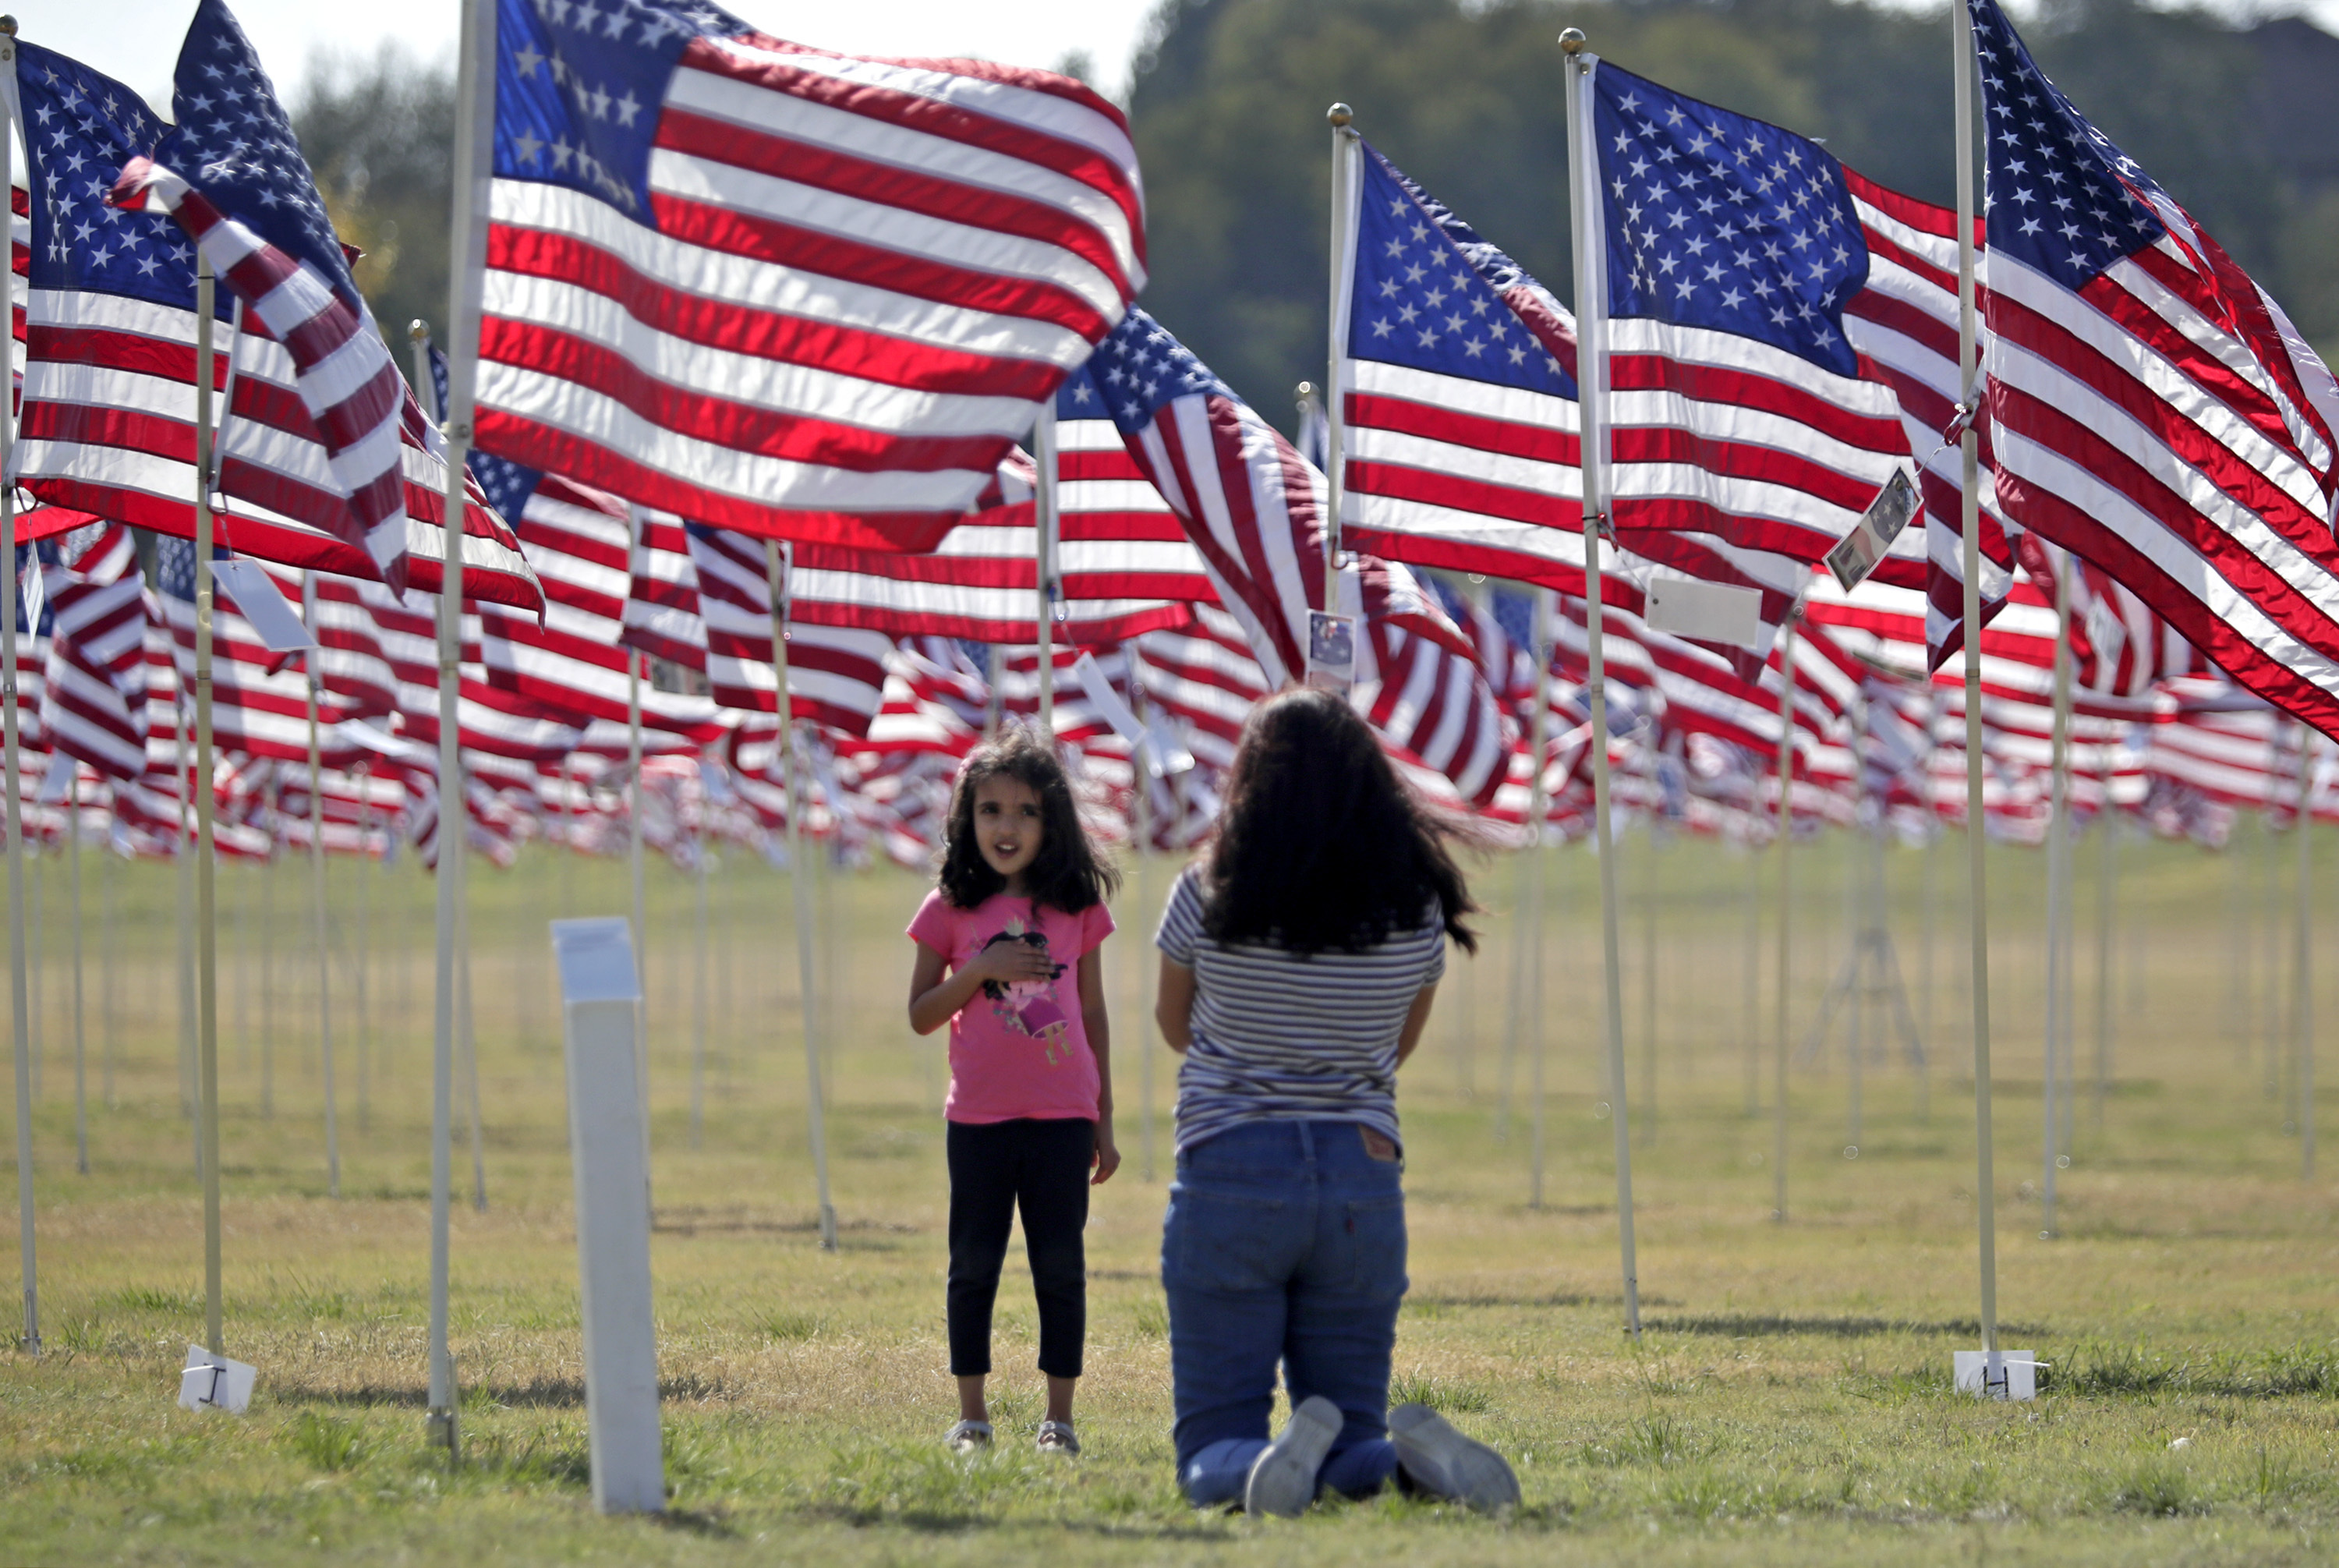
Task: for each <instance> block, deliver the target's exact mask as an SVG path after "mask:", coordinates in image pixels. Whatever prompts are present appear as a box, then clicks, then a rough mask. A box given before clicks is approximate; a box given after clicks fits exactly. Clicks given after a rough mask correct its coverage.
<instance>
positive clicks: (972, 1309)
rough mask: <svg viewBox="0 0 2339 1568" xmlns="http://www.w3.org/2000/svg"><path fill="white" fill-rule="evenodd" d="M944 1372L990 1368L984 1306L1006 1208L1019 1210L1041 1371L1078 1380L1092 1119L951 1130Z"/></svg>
mask: <svg viewBox="0 0 2339 1568" xmlns="http://www.w3.org/2000/svg"><path fill="white" fill-rule="evenodd" d="M948 1147H949V1150H950V1184H951V1206H950V1297H949V1300H950V1353H951V1376H953V1377H974V1376H982V1374H985V1373H988V1372H989V1371H990V1370H991V1306H992V1302H993V1301H994V1300H995V1299H996V1298H997V1297H998V1295H999V1266H1000V1264H1002V1262H1004V1261H1005V1260H1006V1257H1007V1232H1008V1229H1009V1228H1010V1226H1011V1225H1012V1223H1013V1222H1014V1218H1015V1206H1016V1203H1017V1201H1018V1200H1019V1199H1020V1200H1021V1203H1022V1206H1023V1250H1024V1253H1025V1254H1026V1256H1028V1257H1030V1258H1031V1292H1032V1294H1033V1295H1034V1296H1036V1297H1039V1300H1040V1370H1041V1371H1042V1372H1044V1373H1046V1374H1047V1375H1048V1376H1051V1377H1078V1376H1080V1375H1081V1339H1082V1338H1083V1337H1084V1336H1086V1334H1087V1330H1088V1250H1087V1247H1086V1246H1085V1245H1084V1244H1083V1242H1082V1239H1081V1229H1082V1228H1083V1227H1085V1226H1086V1225H1087V1224H1088V1222H1089V1168H1090V1165H1091V1161H1092V1160H1093V1159H1094V1158H1095V1154H1096V1123H1095V1122H1093V1121H1075V1120H1061V1121H1032V1120H1021V1121H991V1122H979V1123H978V1122H960V1121H953V1122H952V1123H951V1124H950V1141H949V1146H948Z"/></svg>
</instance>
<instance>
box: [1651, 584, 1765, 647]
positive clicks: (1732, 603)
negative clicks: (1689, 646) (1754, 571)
mask: <svg viewBox="0 0 2339 1568" xmlns="http://www.w3.org/2000/svg"><path fill="white" fill-rule="evenodd" d="M1648 606H1649V608H1648V622H1649V625H1650V626H1651V627H1652V628H1653V629H1654V630H1657V631H1661V632H1671V633H1673V636H1677V637H1687V638H1689V639H1690V640H1691V641H1693V642H1700V643H1727V644H1729V645H1730V646H1732V647H1741V648H1752V647H1757V646H1761V644H1762V594H1761V593H1760V592H1759V591H1758V590H1756V589H1753V588H1741V587H1732V586H1731V585H1730V584H1728V583H1709V582H1706V581H1704V580H1702V578H1698V577H1651V578H1650V579H1649V598H1648Z"/></svg>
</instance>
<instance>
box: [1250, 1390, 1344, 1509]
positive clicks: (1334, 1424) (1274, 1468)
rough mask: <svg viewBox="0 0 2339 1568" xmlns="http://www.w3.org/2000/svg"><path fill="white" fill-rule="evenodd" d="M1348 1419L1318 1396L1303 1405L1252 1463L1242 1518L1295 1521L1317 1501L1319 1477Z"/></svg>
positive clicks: (1327, 1401) (1338, 1409)
mask: <svg viewBox="0 0 2339 1568" xmlns="http://www.w3.org/2000/svg"><path fill="white" fill-rule="evenodd" d="M1343 1425H1347V1417H1346V1416H1345V1415H1341V1414H1340V1407H1339V1406H1338V1405H1335V1404H1333V1403H1332V1402H1331V1401H1330V1400H1328V1399H1326V1398H1323V1397H1321V1396H1320V1395H1319V1396H1318V1397H1316V1398H1313V1399H1309V1400H1307V1401H1305V1402H1304V1403H1302V1404H1301V1405H1300V1406H1299V1408H1298V1409H1297V1410H1295V1411H1293V1412H1292V1413H1291V1420H1290V1423H1289V1424H1288V1425H1286V1426H1285V1427H1284V1429H1283V1431H1282V1432H1281V1433H1280V1434H1279V1435H1277V1437H1276V1439H1275V1441H1274V1442H1272V1443H1270V1444H1268V1446H1267V1452H1265V1453H1264V1454H1261V1455H1259V1456H1258V1458H1257V1459H1255V1460H1253V1461H1252V1462H1251V1466H1250V1479H1249V1480H1248V1481H1247V1482H1245V1483H1244V1484H1243V1512H1244V1513H1246V1514H1274V1515H1276V1516H1277V1517H1278V1518H1280V1519H1296V1518H1298V1516H1299V1515H1300V1514H1305V1513H1307V1512H1308V1505H1309V1504H1312V1503H1314V1502H1315V1501H1316V1473H1317V1472H1318V1471H1319V1470H1321V1469H1323V1468H1324V1455H1327V1454H1329V1453H1330V1452H1331V1451H1332V1444H1333V1442H1334V1440H1335V1439H1337V1437H1338V1436H1339V1435H1340V1428H1341V1427H1342V1426H1343Z"/></svg>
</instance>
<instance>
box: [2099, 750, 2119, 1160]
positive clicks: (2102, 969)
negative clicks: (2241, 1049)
mask: <svg viewBox="0 0 2339 1568" xmlns="http://www.w3.org/2000/svg"><path fill="white" fill-rule="evenodd" d="M2097 755H2099V756H2102V757H2103V759H2104V761H2103V765H2102V766H2101V767H2099V768H2098V769H2097V777H2098V778H2099V779H2100V781H2101V783H2102V785H2103V792H2104V804H2103V805H2102V806H2101V807H2100V808H2098V810H2097V813H2096V830H2097V834H2098V839H2097V844H2096V1092H2095V1119H2096V1131H2097V1134H2098V1135H2100V1134H2101V1133H2102V1132H2103V1130H2104V1102H2105V1101H2106V1100H2108V1099H2110V1098H2111V1092H2112V901H2113V898H2114V895H2115V893H2116V891H2117V886H2118V879H2119V873H2118V870H2117V862H2116V861H2115V859H2114V858H2113V857H2114V856H2116V855H2117V853H2119V811H2118V808H2117V807H2116V806H2115V805H2114V804H2112V767H2111V759H2110V757H2109V755H2108V754H2107V753H2104V752H2102V751H2098V753H2097Z"/></svg>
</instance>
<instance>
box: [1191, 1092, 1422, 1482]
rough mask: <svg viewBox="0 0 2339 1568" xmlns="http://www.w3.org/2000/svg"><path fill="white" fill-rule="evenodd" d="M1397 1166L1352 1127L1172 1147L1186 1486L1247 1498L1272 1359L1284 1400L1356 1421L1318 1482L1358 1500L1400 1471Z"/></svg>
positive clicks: (1297, 1125)
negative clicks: (1395, 1369)
mask: <svg viewBox="0 0 2339 1568" xmlns="http://www.w3.org/2000/svg"><path fill="white" fill-rule="evenodd" d="M1402 1169H1403V1168H1402V1166H1401V1165H1400V1163H1399V1162H1398V1161H1397V1160H1396V1159H1395V1158H1390V1159H1376V1158H1375V1157H1374V1156H1372V1155H1371V1154H1369V1153H1368V1152H1367V1150H1366V1147H1365V1134H1364V1129H1363V1128H1361V1127H1359V1126H1358V1125H1357V1123H1355V1122H1352V1121H1262V1122H1253V1123H1250V1124H1248V1125H1246V1126H1241V1127H1236V1128H1231V1129H1229V1130H1227V1131H1225V1132H1223V1133H1220V1134H1219V1136H1218V1137H1216V1138H1213V1139H1209V1140H1207V1141H1206V1142H1203V1143H1200V1144H1197V1145H1196V1146H1195V1147H1193V1148H1191V1149H1187V1150H1186V1151H1184V1152H1183V1153H1181V1154H1179V1156H1178V1175H1177V1179H1176V1180H1175V1181H1174V1182H1173V1183H1172V1184H1171V1186H1170V1188H1169V1216H1168V1218H1166V1219H1165V1220H1164V1221H1163V1224H1162V1229H1161V1283H1162V1286H1163V1287H1164V1288H1165V1289H1166V1290H1167V1291H1168V1292H1169V1371H1170V1376H1171V1380H1172V1383H1173V1385H1174V1387H1175V1391H1176V1400H1177V1415H1178V1425H1177V1429H1176V1435H1175V1437H1176V1444H1177V1449H1178V1484H1179V1486H1181V1487H1183V1488H1184V1489H1185V1493H1186V1496H1187V1498H1188V1499H1189V1501H1190V1502H1192V1503H1193V1504H1195V1505H1196V1506H1198V1507H1200V1506H1207V1505H1209V1504H1217V1503H1229V1502H1237V1501H1239V1500H1240V1498H1241V1497H1242V1493H1243V1483H1244V1481H1245V1480H1246V1479H1247V1478H1248V1476H1249V1474H1250V1466H1251V1462H1252V1461H1253V1460H1255V1459H1257V1458H1258V1455H1259V1452H1260V1450H1262V1449H1264V1448H1265V1447H1266V1446H1267V1442H1268V1414H1269V1412H1270V1411H1271V1410H1272V1409H1273V1407H1274V1402H1275V1376H1276V1365H1277V1363H1278V1361H1279V1362H1280V1363H1281V1364H1282V1367H1283V1376H1284V1382H1285V1384H1286V1386H1288V1389H1289V1391H1290V1395H1291V1403H1292V1405H1293V1406H1294V1407H1297V1406H1298V1405H1299V1404H1300V1402H1301V1401H1303V1400H1305V1399H1308V1398H1309V1397H1311V1396H1313V1395H1323V1396H1324V1397H1325V1398H1327V1399H1329V1400H1331V1401H1332V1403H1333V1404H1335V1405H1338V1406H1339V1407H1340V1409H1341V1411H1342V1413H1343V1414H1344V1415H1346V1416H1347V1421H1346V1423H1345V1424H1344V1425H1343V1426H1342V1428H1341V1431H1340V1435H1339V1438H1338V1439H1337V1441H1336V1442H1335V1443H1334V1444H1333V1445H1332V1451H1331V1453H1330V1455H1328V1456H1327V1458H1326V1459H1325V1461H1324V1468H1323V1469H1322V1470H1321V1471H1320V1472H1319V1473H1318V1485H1319V1487H1328V1488H1330V1489H1332V1490H1334V1491H1338V1492H1343V1493H1347V1494H1349V1495H1351V1496H1362V1495H1364V1494H1368V1493H1371V1492H1375V1491H1377V1490H1379V1488H1380V1487H1381V1485H1382V1484H1384V1483H1386V1482H1387V1480H1388V1478H1389V1476H1390V1474H1391V1473H1392V1472H1394V1471H1395V1470H1396V1450H1395V1449H1394V1448H1393V1447H1391V1446H1390V1445H1389V1441H1388V1381H1389V1353H1390V1351H1391V1350H1392V1349H1393V1348H1394V1347H1395V1346H1396V1309H1397V1303H1398V1302H1399V1301H1401V1300H1402V1299H1403V1298H1404V1296H1405V1287H1406V1277H1405V1191H1404V1188H1403V1185H1402V1183H1401V1180H1400V1176H1401V1173H1402Z"/></svg>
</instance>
